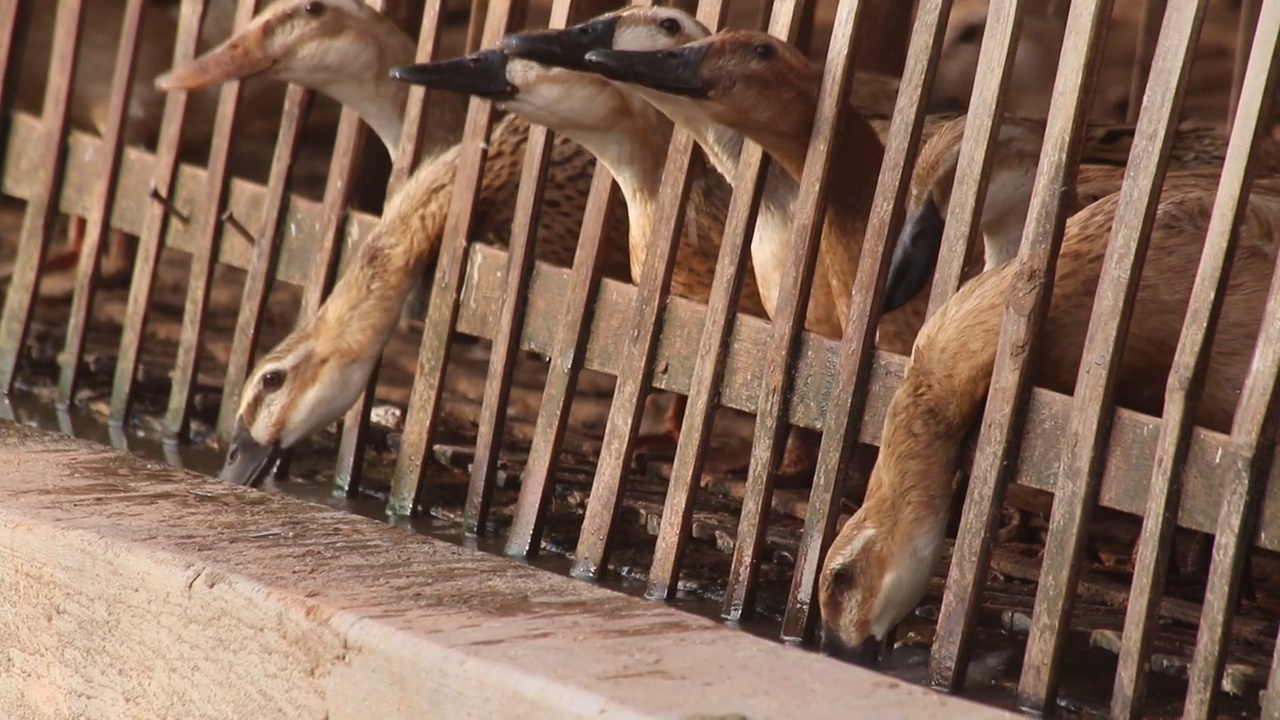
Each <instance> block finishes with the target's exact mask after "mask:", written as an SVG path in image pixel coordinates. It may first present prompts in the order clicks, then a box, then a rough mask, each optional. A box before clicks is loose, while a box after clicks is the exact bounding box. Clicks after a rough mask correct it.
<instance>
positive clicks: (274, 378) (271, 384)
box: [262, 370, 284, 392]
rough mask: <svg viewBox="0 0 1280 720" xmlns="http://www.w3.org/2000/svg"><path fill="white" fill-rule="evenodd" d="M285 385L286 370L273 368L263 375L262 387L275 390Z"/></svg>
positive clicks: (271, 390)
mask: <svg viewBox="0 0 1280 720" xmlns="http://www.w3.org/2000/svg"><path fill="white" fill-rule="evenodd" d="M281 387H284V371H283V370H272V371H271V372H268V373H263V375H262V389H263V390H266V391H267V392H274V391H276V390H279V389H280V388H281Z"/></svg>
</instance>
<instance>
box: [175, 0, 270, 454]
mask: <svg viewBox="0 0 1280 720" xmlns="http://www.w3.org/2000/svg"><path fill="white" fill-rule="evenodd" d="M256 4H257V3H256V2H255V0H239V4H237V5H236V15H235V27H236V29H240V28H243V27H244V26H245V25H246V24H248V22H249V20H250V19H252V18H253V11H254V7H255V5H256ZM239 106H240V81H238V80H235V81H231V82H228V83H226V84H224V85H223V86H222V88H221V90H220V92H219V94H218V111H217V115H216V116H215V117H214V121H213V145H212V146H211V147H210V148H209V165H208V173H209V175H208V180H207V182H208V187H207V190H208V195H206V196H205V201H204V203H203V204H202V205H201V206H200V208H199V209H198V210H197V212H196V219H197V222H198V232H197V235H196V240H195V243H194V248H195V249H194V252H193V253H192V257H191V274H190V275H189V278H188V280H187V301H186V305H185V307H184V308H183V312H182V334H181V335H180V337H179V339H178V357H177V359H176V360H175V361H174V366H173V386H172V388H171V389H170V391H169V409H168V412H166V413H165V421H164V431H165V433H166V434H167V435H170V436H181V435H186V433H187V418H188V417H189V412H190V407H191V396H192V394H194V392H195V381H196V373H197V372H198V371H199V365H200V335H201V334H202V333H203V331H204V320H205V311H206V310H207V307H206V306H207V305H208V303H209V285H210V283H211V282H212V281H213V271H214V268H215V267H216V265H217V252H218V235H219V230H220V229H221V227H220V225H221V223H220V222H219V217H220V215H221V212H222V203H223V201H224V198H225V195H226V190H227V163H228V161H229V159H230V156H231V142H232V131H233V130H234V129H235V121H236V111H237V110H238V109H239Z"/></svg>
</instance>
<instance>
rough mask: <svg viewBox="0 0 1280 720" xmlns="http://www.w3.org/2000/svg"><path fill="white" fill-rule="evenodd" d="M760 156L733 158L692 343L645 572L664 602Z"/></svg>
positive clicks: (709, 409)
mask: <svg viewBox="0 0 1280 720" xmlns="http://www.w3.org/2000/svg"><path fill="white" fill-rule="evenodd" d="M763 156H764V153H763V151H762V150H761V149H760V146H759V145H757V144H755V143H745V144H744V147H743V149H742V155H741V157H740V158H739V161H738V172H737V177H735V178H733V187H734V193H733V198H732V199H731V200H730V202H729V211H728V214H727V216H726V220H725V228H724V240H723V242H722V243H721V245H720V255H719V257H718V259H717V260H716V273H715V279H714V280H713V281H712V284H711V296H710V298H708V302H707V313H706V319H705V320H704V321H703V326H702V341H701V342H700V343H699V344H698V346H697V347H698V349H699V352H698V357H697V360H695V361H694V365H693V376H692V379H691V380H690V383H689V402H688V405H686V406H685V411H684V420H683V422H682V424H681V426H680V440H679V442H678V444H677V445H676V456H675V461H674V463H673V465H672V467H671V481H670V483H669V484H668V486H667V498H666V502H665V505H664V507H663V510H662V524H661V526H660V527H659V529H658V542H657V545H656V546H655V547H654V551H653V562H652V567H651V569H650V571H649V589H648V596H649V597H650V598H653V599H661V600H669V599H671V598H672V597H674V596H675V592H676V581H677V580H678V575H679V572H680V562H681V559H682V556H683V552H684V546H685V542H686V541H687V540H688V538H689V532H690V524H691V523H692V521H693V499H694V493H695V492H696V491H697V488H698V482H697V479H698V478H700V477H701V476H702V468H703V464H704V462H705V461H706V452H707V448H708V446H709V445H710V442H711V429H712V424H713V422H714V420H715V411H716V398H717V395H718V394H719V391H720V384H721V382H722V381H723V380H724V366H725V361H726V360H727V359H728V355H729V341H730V339H731V337H732V335H731V331H732V330H733V327H734V323H735V320H736V318H737V314H736V312H735V310H736V309H737V308H736V306H737V300H738V296H739V294H740V293H741V290H742V274H743V273H744V272H745V271H746V268H747V257H748V253H746V252H744V250H745V247H746V244H747V242H748V240H749V239H750V238H751V237H752V235H753V233H754V231H755V224H756V213H757V212H758V211H759V207H760V198H761V197H762V195H763V194H764V178H765V174H766V172H767V170H768V165H767V164H765V163H764V162H762V160H763ZM744 510H745V508H744Z"/></svg>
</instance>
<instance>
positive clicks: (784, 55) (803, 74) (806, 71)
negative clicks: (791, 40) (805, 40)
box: [586, 30, 822, 148]
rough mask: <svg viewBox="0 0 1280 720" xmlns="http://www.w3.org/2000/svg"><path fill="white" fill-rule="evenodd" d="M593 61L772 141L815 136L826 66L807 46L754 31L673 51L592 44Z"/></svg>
mask: <svg viewBox="0 0 1280 720" xmlns="http://www.w3.org/2000/svg"><path fill="white" fill-rule="evenodd" d="M586 62H587V65H588V66H589V67H591V68H592V69H593V70H594V71H595V72H598V73H600V74H601V75H603V76H604V77H607V78H609V79H610V80H614V81H617V82H623V83H632V84H636V85H642V86H644V87H647V88H651V89H653V90H657V91H660V92H664V93H668V94H671V95H677V96H681V97H686V98H689V99H692V100H694V101H696V103H697V105H698V107H699V108H700V109H701V111H702V112H703V113H704V114H705V115H706V117H707V119H709V120H711V121H712V122H715V123H719V124H722V125H725V126H727V127H731V128H733V129H735V130H737V131H738V132H741V133H743V134H745V135H747V136H748V137H751V138H753V139H755V140H756V141H758V142H761V144H763V145H765V146H766V148H768V147H769V146H770V145H771V144H772V143H771V140H772V139H780V138H787V139H790V138H794V137H800V136H803V137H804V138H805V139H807V138H808V136H809V133H810V130H811V129H812V125H813V117H814V113H815V110H816V107H817V99H818V90H819V88H820V86H821V82H822V69H821V68H819V67H817V66H815V65H814V64H813V63H812V62H810V61H809V59H808V58H806V57H805V56H804V54H803V53H801V52H800V51H799V50H797V49H796V48H794V47H792V46H791V45H788V44H787V43H785V42H782V41H781V40H779V39H777V38H775V37H773V36H771V35H768V34H766V33H762V32H754V31H742V30H731V31H725V32H722V33H718V34H716V35H712V36H710V37H707V38H704V39H702V40H698V41H695V42H692V43H689V44H687V45H683V46H681V47H678V48H673V49H669V50H660V51H645V52H638V51H626V50H592V51H591V52H589V53H587V55H586ZM784 142H785V141H784ZM778 144H783V142H779V143H778Z"/></svg>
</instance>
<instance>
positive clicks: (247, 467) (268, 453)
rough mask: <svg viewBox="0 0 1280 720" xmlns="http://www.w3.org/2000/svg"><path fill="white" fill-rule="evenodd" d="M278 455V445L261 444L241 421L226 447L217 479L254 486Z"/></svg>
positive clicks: (267, 471)
mask: <svg viewBox="0 0 1280 720" xmlns="http://www.w3.org/2000/svg"><path fill="white" fill-rule="evenodd" d="M279 457H280V446H279V445H277V444H272V445H263V444H261V443H259V442H258V441H257V440H254V439H253V435H251V434H250V433H249V428H247V427H245V424H244V422H243V421H241V422H237V423H236V431H235V433H234V434H232V436H231V446H230V447H228V448H227V460H226V462H225V463H223V465H222V472H220V473H218V479H219V480H221V481H222V482H229V483H234V484H236V485H245V486H247V487H256V486H258V485H261V484H262V481H263V480H264V479H266V477H267V473H269V472H271V467H272V466H273V465H275V463H276V460H277V459H278V458H279Z"/></svg>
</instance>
